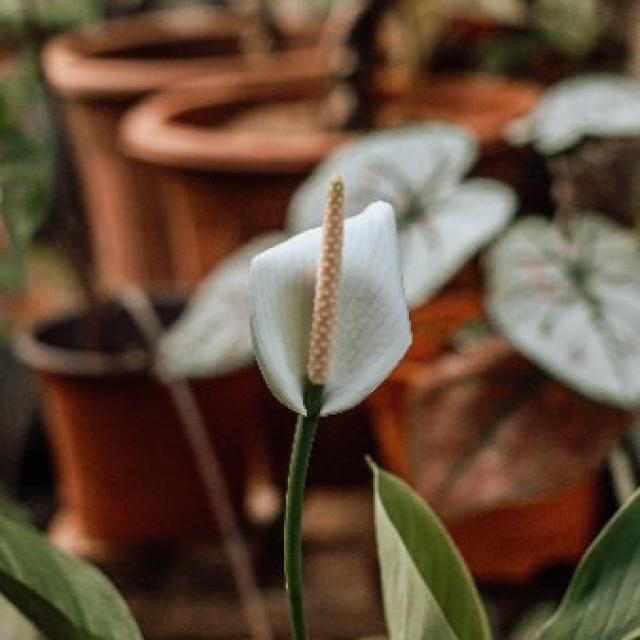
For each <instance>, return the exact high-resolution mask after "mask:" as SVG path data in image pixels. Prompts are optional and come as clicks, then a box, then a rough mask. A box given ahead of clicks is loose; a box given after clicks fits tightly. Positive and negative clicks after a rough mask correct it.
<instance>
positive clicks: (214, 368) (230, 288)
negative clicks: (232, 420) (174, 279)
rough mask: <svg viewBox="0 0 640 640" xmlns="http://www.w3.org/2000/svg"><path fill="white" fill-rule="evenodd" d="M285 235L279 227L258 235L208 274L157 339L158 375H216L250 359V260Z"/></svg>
mask: <svg viewBox="0 0 640 640" xmlns="http://www.w3.org/2000/svg"><path fill="white" fill-rule="evenodd" d="M284 238H285V235H284V234H283V233H269V234H265V235H264V236H260V237H258V238H256V239H255V240H252V241H251V242H249V243H248V244H247V245H245V246H244V247H242V248H240V249H239V250H238V251H236V252H235V253H234V254H232V255H231V256H230V257H229V258H227V259H226V260H224V261H223V262H222V263H220V264H219V265H218V266H217V267H216V268H215V269H214V270H213V271H212V273H211V274H210V275H209V276H207V278H206V279H205V280H204V281H203V282H202V283H201V284H200V286H199V287H198V289H197V290H196V291H195V293H194V294H193V296H192V298H191V300H190V301H189V304H188V306H187V308H186V309H185V311H184V312H183V314H182V315H181V316H180V318H179V319H178V321H177V322H176V323H175V324H174V325H173V326H172V327H171V329H169V331H167V332H166V333H165V335H164V336H163V337H162V339H161V341H160V344H159V346H158V353H157V357H156V364H155V367H156V370H157V371H158V373H159V374H160V375H161V376H162V377H169V378H171V377H185V376H188V377H198V376H213V375H220V374H223V373H227V372H229V371H233V370H235V369H239V368H241V367H243V366H247V365H249V364H250V363H251V362H253V345H252V343H251V332H250V330H249V266H250V264H251V260H252V258H253V257H254V256H256V255H258V254H259V253H261V252H263V251H264V250H265V249H268V248H269V247H273V246H274V245H276V244H277V243H279V242H281V241H282V240H284Z"/></svg>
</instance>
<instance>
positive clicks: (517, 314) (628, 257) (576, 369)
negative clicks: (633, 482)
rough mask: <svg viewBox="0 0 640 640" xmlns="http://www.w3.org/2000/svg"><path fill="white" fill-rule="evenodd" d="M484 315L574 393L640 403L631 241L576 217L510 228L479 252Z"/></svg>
mask: <svg viewBox="0 0 640 640" xmlns="http://www.w3.org/2000/svg"><path fill="white" fill-rule="evenodd" d="M486 264H487V275H488V289H489V294H488V304H487V308H488V312H489V315H490V317H491V319H492V320H493V321H494V323H495V324H496V325H497V327H498V328H499V329H500V330H501V332H502V333H503V334H504V335H505V336H506V337H507V338H508V339H509V341H510V342H511V343H512V344H513V345H514V346H515V347H516V348H517V349H518V350H519V351H520V352H521V353H523V354H525V355H526V356H527V357H529V358H530V359H531V360H533V361H534V362H535V363H536V364H537V365H538V366H540V367H542V368H543V369H546V370H547V371H549V372H550V373H551V374H552V375H553V376H554V377H555V378H557V379H559V380H561V381H562V382H564V383H565V384H566V385H567V386H569V387H571V388H572V389H574V390H575V391H578V392H579V393H583V394H584V395H586V396H588V397H590V398H592V399H594V400H602V401H604V402H608V403H610V404H614V405H617V406H620V407H623V408H625V407H631V408H634V407H638V406H640V358H639V354H640V333H638V327H640V277H639V274H640V245H639V244H638V241H637V238H636V236H635V235H634V234H633V233H632V232H631V231H627V230H624V229H621V228H619V227H617V226H616V225H614V224H612V223H611V222H608V221H607V220H606V219H604V218H601V217H599V216H597V215H595V214H587V213H581V214H580V215H579V216H578V217H577V218H576V219H575V220H574V221H572V223H571V224H570V226H569V227H568V228H567V229H566V233H565V232H563V230H562V229H561V228H560V227H559V225H556V224H553V223H550V222H548V221H546V220H543V219H542V218H534V217H531V218H528V219H523V220H522V221H521V222H519V223H518V224H516V225H515V226H513V227H512V228H511V229H510V230H509V232H508V233H507V234H506V235H505V236H504V237H503V238H502V239H501V240H500V241H499V242H498V243H497V244H496V246H495V247H494V248H493V249H492V250H491V251H490V253H489V255H488V258H487V263H486Z"/></svg>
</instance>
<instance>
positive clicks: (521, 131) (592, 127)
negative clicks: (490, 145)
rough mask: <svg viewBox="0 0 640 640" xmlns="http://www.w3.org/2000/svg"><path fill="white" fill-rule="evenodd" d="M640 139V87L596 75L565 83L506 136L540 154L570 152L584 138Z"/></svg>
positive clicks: (627, 80)
mask: <svg viewBox="0 0 640 640" xmlns="http://www.w3.org/2000/svg"><path fill="white" fill-rule="evenodd" d="M637 135H640V85H639V84H638V83H637V82H634V81H633V80H631V79H630V78H628V77H625V76H622V75H615V74H608V73H594V74H588V75H583V76H578V77H574V78H570V79H569V80H564V81H562V82H560V83H558V84H557V85H555V86H554V87H552V88H551V89H549V91H548V92H547V94H546V95H545V96H544V98H543V99H542V100H541V101H540V102H539V103H538V105H537V106H536V107H535V108H534V109H533V111H531V112H530V113H529V114H527V115H526V116H525V117H524V118H521V119H519V120H516V121H514V122H512V123H511V124H510V125H509V127H508V128H507V132H506V136H507V138H508V139H509V140H510V141H511V142H513V143H516V144H527V143H532V144H533V145H534V146H535V147H536V149H537V150H538V151H540V153H542V154H545V155H553V154H556V153H560V152H563V151H567V150H569V149H571V148H572V147H574V146H575V145H577V144H578V143H579V142H580V141H582V140H583V139H585V138H589V137H594V138H603V137H613V136H637Z"/></svg>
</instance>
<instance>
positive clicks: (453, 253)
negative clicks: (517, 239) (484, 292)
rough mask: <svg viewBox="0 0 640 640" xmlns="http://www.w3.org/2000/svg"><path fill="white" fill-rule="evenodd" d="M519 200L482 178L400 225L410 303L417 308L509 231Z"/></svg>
mask: <svg viewBox="0 0 640 640" xmlns="http://www.w3.org/2000/svg"><path fill="white" fill-rule="evenodd" d="M516 204H517V201H516V197H515V194H514V192H513V191H512V190H511V189H510V188H509V187H507V186H505V185H503V184H501V183H499V182H496V181H495V180H486V179H481V178H477V179H474V180H469V181H467V182H464V183H462V184H461V185H460V186H459V187H458V188H457V189H456V190H455V191H453V192H452V193H450V194H449V195H447V196H445V197H443V198H442V199H441V200H436V201H434V202H433V203H431V204H430V205H429V207H428V209H427V210H425V215H423V216H422V217H420V218H418V219H416V220H414V221H413V222H411V223H410V224H406V225H403V224H402V223H401V222H400V228H399V240H400V266H401V269H402V279H403V283H404V288H405V293H406V295H407V301H408V303H409V306H410V307H418V306H420V305H421V304H423V303H424V302H425V301H426V300H428V299H429V298H430V297H431V296H432V295H433V294H435V293H436V292H437V291H438V290H439V289H440V288H441V287H442V286H444V285H445V284H446V283H447V282H448V281H449V280H450V279H451V278H452V277H453V276H455V274H456V273H457V272H458V271H459V270H460V269H461V268H462V267H463V266H464V265H465V263H466V262H467V261H468V260H469V258H470V257H471V256H472V255H474V254H475V253H476V252H477V251H478V250H479V249H480V248H481V247H483V246H484V245H485V244H487V243H488V242H489V241H491V240H492V239H493V238H494V237H495V236H496V235H497V234H498V233H499V232H500V231H502V230H503V229H504V227H505V226H506V225H507V223H508V222H509V220H510V219H511V218H512V216H513V214H514V213H515V210H516Z"/></svg>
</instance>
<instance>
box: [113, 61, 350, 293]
mask: <svg viewBox="0 0 640 640" xmlns="http://www.w3.org/2000/svg"><path fill="white" fill-rule="evenodd" d="M308 62H313V60H311V61H305V60H304V59H302V58H300V59H298V61H297V62H296V61H293V60H292V61H291V62H290V64H289V65H288V68H287V71H286V73H285V74H284V76H283V75H282V73H281V72H278V73H277V74H274V75H276V77H274V78H273V81H272V82H269V81H256V82H254V83H253V85H252V86H251V87H248V86H245V87H243V88H234V87H227V88H221V87H220V85H219V83H218V81H217V79H215V78H212V79H210V80H209V79H207V80H204V79H203V80H202V81H199V82H198V83H197V84H196V83H193V84H190V85H188V86H184V87H182V88H181V89H180V90H179V91H178V90H175V91H172V92H167V93H163V94H159V95H157V96H155V97H153V98H151V99H149V100H147V101H145V102H144V103H142V104H141V105H140V106H139V107H137V108H135V109H133V110H132V111H130V112H129V113H128V114H127V116H126V117H125V119H124V120H123V126H122V140H123V148H124V150H125V152H126V153H127V154H128V155H129V156H130V157H132V158H136V159H137V160H139V161H141V162H143V163H144V164H145V165H146V166H147V168H148V169H149V171H150V172H153V173H154V175H155V179H156V182H157V184H158V185H159V186H160V187H161V189H162V194H163V198H164V201H165V204H166V206H165V207H164V214H165V216H166V223H167V226H168V228H169V230H170V235H171V239H172V247H173V255H174V260H175V265H176V272H177V275H178V278H179V279H180V280H181V281H183V282H186V283H195V282H197V281H199V280H200V279H201V278H202V277H203V276H204V275H206V274H207V273H208V271H209V270H210V269H211V268H212V267H213V266H214V265H215V264H216V263H217V262H219V261H220V260H221V259H222V258H224V257H225V256H226V255H228V254H229V253H230V252H231V251H233V250H234V249H236V248H238V247H239V246H240V245H242V244H244V243H245V242H246V241H247V240H249V239H250V238H251V237H253V236H255V235H257V234H259V233H262V232H264V231H268V230H274V229H281V228H282V227H283V224H284V219H285V212H286V208H287V204H288V202H289V200H290V198H291V196H292V195H293V193H294V191H295V189H296V188H297V187H298V185H299V184H300V183H301V182H302V180H303V179H304V178H305V177H306V176H307V175H308V174H309V173H310V172H311V170H312V169H313V168H314V166H315V165H316V164H317V163H318V162H319V161H320V160H321V159H322V158H324V157H325V156H326V155H327V154H328V153H329V152H330V151H331V150H332V149H334V148H335V147H337V146H338V145H339V144H340V143H342V142H343V141H344V139H345V138H344V135H343V134H341V133H328V132H325V131H322V130H319V129H318V130H314V129H313V128H312V129H311V130H308V129H307V130H304V125H303V130H302V131H298V132H295V131H294V132H293V133H291V132H290V131H289V132H287V129H288V128H289V127H290V126H291V125H292V124H293V126H294V127H296V122H295V121H296V117H297V116H298V112H297V107H299V106H300V105H301V104H302V102H303V101H308V100H309V98H310V96H311V97H313V96H318V95H319V94H320V93H321V91H322V90H323V89H324V87H325V82H326V76H325V73H324V72H323V71H322V70H318V68H317V66H316V67H315V68H314V67H313V64H312V65H311V67H310V66H309V64H308ZM292 105H294V107H293V113H290V112H289V111H286V110H287V109H290V108H291V106H292ZM279 106H282V107H283V109H285V114H286V115H285V117H284V123H283V121H282V119H279V118H278V115H279V114H278V107H279ZM257 107H260V108H261V109H265V108H269V107H271V108H274V107H275V118H274V117H273V115H274V113H273V112H272V113H271V115H268V116H267V123H266V127H263V126H262V123H261V122H256V123H254V124H251V123H250V122H248V121H247V120H248V119H250V118H251V114H252V111H253V110H255V109H256V108H257ZM245 118H246V119H245ZM243 119H245V120H244V121H243ZM269 119H271V122H269ZM274 120H275V121H276V124H275V128H274ZM278 120H279V121H278ZM283 126H284V129H283ZM269 127H271V130H269Z"/></svg>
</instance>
